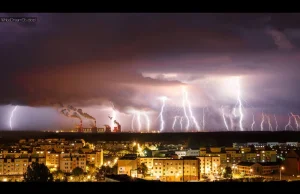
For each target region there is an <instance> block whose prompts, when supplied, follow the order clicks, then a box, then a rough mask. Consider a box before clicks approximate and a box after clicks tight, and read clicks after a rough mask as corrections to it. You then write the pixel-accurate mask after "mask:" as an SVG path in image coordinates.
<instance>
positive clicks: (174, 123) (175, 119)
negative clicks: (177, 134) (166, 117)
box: [172, 116, 178, 131]
mask: <svg viewBox="0 0 300 194" xmlns="http://www.w3.org/2000/svg"><path fill="white" fill-rule="evenodd" d="M177 118H178V116H175V117H174V122H173V126H172V129H173V131H175V125H176V121H177Z"/></svg>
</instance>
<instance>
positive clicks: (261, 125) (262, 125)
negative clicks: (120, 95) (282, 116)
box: [260, 113, 265, 131]
mask: <svg viewBox="0 0 300 194" xmlns="http://www.w3.org/2000/svg"><path fill="white" fill-rule="evenodd" d="M264 122H265V115H264V113H262V119H261V123H260V130H261V131H263V130H264Z"/></svg>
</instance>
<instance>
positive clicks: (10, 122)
mask: <svg viewBox="0 0 300 194" xmlns="http://www.w3.org/2000/svg"><path fill="white" fill-rule="evenodd" d="M17 108H18V106H15V108H14V109H13V110H12V111H11V114H10V118H9V126H10V130H12V118H13V117H14V112H15V111H16V110H17Z"/></svg>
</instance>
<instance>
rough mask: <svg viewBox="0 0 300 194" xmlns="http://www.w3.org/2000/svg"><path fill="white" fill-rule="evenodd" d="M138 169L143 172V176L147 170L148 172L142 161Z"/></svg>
mask: <svg viewBox="0 0 300 194" xmlns="http://www.w3.org/2000/svg"><path fill="white" fill-rule="evenodd" d="M140 170H141V172H142V174H143V176H146V174H147V172H148V167H147V166H146V165H145V163H142V164H141V166H140Z"/></svg>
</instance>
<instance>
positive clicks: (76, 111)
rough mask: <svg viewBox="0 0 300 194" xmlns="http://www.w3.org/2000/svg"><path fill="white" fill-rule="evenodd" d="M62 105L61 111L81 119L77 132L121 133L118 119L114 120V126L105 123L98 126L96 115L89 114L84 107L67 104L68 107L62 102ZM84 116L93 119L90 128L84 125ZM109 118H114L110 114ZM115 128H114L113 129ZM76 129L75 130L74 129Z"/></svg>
mask: <svg viewBox="0 0 300 194" xmlns="http://www.w3.org/2000/svg"><path fill="white" fill-rule="evenodd" d="M60 107H61V108H62V109H61V110H60V113H61V114H62V115H64V116H66V117H68V118H76V119H78V120H79V121H80V123H79V124H78V125H76V127H75V132H79V133H111V132H113V133H120V132H121V125H120V123H119V122H118V121H116V120H114V122H113V124H112V125H113V126H110V125H107V124H105V125H103V127H101V128H98V127H97V123H96V119H95V118H94V117H92V116H91V115H89V114H88V113H85V112H83V111H82V109H77V108H75V107H73V106H70V105H69V106H67V108H65V107H64V106H63V105H62V104H61V105H60ZM82 118H85V119H88V120H90V121H91V124H90V126H91V127H89V128H85V127H83V124H82ZM108 118H109V119H110V120H112V119H113V117H110V116H108ZM112 128H113V129H112ZM72 131H74V130H72Z"/></svg>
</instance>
